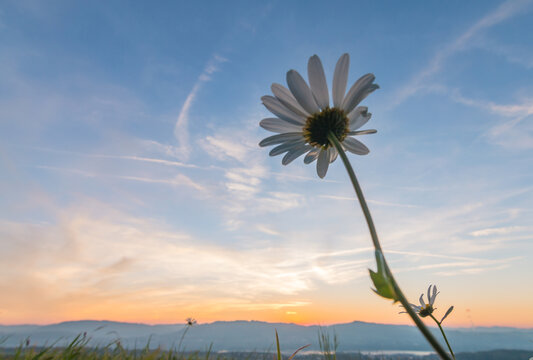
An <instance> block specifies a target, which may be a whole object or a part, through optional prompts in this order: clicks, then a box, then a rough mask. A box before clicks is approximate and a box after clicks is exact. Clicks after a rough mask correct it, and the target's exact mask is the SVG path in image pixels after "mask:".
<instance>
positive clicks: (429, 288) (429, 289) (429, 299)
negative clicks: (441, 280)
mask: <svg viewBox="0 0 533 360" xmlns="http://www.w3.org/2000/svg"><path fill="white" fill-rule="evenodd" d="M431 287H432V285H429V287H428V301H429V303H430V304H431V305H433V303H432V302H431Z"/></svg>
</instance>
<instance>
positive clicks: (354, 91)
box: [342, 74, 376, 113]
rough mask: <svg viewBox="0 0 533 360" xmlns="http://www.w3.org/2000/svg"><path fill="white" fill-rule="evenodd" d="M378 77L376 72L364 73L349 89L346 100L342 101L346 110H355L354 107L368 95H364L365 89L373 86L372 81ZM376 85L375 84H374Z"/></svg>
mask: <svg viewBox="0 0 533 360" xmlns="http://www.w3.org/2000/svg"><path fill="white" fill-rule="evenodd" d="M375 79H376V77H375V76H374V74H366V75H363V76H361V77H360V78H359V80H357V81H356V82H355V84H353V86H352V87H351V88H350V90H348V94H346V97H345V98H344V101H343V102H342V108H343V109H344V111H345V112H347V113H349V112H350V111H352V110H353V108H354V107H356V106H357V105H358V104H359V103H360V102H361V101H363V99H364V97H366V95H368V94H369V93H370V92H369V93H367V94H366V95H364V97H363V93H364V92H365V90H367V89H369V88H371V85H372V82H373V81H374V80H375ZM374 85H375V84H374ZM375 89H376V88H374V89H373V90H372V91H374V90H375Z"/></svg>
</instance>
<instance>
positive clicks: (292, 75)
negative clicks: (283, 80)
mask: <svg viewBox="0 0 533 360" xmlns="http://www.w3.org/2000/svg"><path fill="white" fill-rule="evenodd" d="M287 85H289V89H291V92H292V95H294V98H295V99H296V101H298V103H299V104H300V105H302V107H303V108H304V109H305V110H306V111H307V112H308V113H309V114H314V113H316V112H318V111H320V109H319V108H318V105H317V104H316V101H315V98H314V97H313V93H311V89H309V86H307V83H306V82H305V80H304V79H303V78H302V76H301V75H300V74H299V73H298V71H296V70H289V71H288V72H287Z"/></svg>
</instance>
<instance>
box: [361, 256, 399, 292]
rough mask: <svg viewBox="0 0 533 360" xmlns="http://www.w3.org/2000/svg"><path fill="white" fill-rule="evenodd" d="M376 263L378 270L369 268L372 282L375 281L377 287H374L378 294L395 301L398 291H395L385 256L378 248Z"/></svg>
mask: <svg viewBox="0 0 533 360" xmlns="http://www.w3.org/2000/svg"><path fill="white" fill-rule="evenodd" d="M375 255H376V263H377V266H378V271H377V272H375V271H372V270H370V269H368V271H369V273H370V278H371V279H372V282H373V283H374V286H375V287H376V288H375V289H372V290H373V291H374V292H375V293H376V294H378V295H379V296H382V297H384V298H385V299H391V300H393V301H394V302H397V301H398V296H397V295H396V292H395V291H394V286H393V285H392V279H391V276H390V273H389V271H388V270H387V267H386V266H385V258H384V257H383V254H382V253H381V251H379V250H376V251H375Z"/></svg>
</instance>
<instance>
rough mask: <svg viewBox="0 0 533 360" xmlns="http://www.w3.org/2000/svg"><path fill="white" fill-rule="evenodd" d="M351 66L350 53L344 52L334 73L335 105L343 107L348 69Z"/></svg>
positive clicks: (332, 90) (332, 91) (333, 93)
mask: <svg viewBox="0 0 533 360" xmlns="http://www.w3.org/2000/svg"><path fill="white" fill-rule="evenodd" d="M349 67H350V55H348V54H343V55H342V56H341V57H340V58H339V60H338V61H337V65H335V73H334V74H333V89H331V93H332V95H333V106H334V107H336V108H339V109H340V108H341V105H342V101H343V100H344V93H345V92H346V83H347V82H348V69H349Z"/></svg>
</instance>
